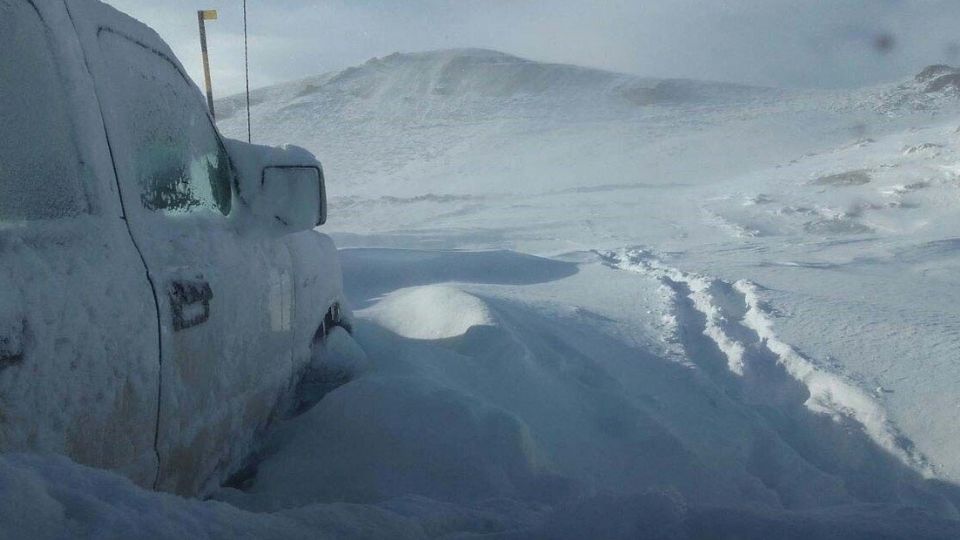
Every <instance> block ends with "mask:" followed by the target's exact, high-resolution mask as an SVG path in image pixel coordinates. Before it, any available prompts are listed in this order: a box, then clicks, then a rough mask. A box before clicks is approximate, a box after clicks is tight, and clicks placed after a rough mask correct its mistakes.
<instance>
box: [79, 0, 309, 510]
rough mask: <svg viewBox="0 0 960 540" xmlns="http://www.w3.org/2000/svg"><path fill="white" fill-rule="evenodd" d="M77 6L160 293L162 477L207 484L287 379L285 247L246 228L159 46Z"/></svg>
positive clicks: (188, 489) (94, 9) (200, 106)
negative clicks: (240, 220)
mask: <svg viewBox="0 0 960 540" xmlns="http://www.w3.org/2000/svg"><path fill="white" fill-rule="evenodd" d="M67 5H68V6H70V5H72V2H68V4H67ZM84 8H86V9H84V10H75V13H74V20H75V22H76V23H77V27H78V32H79V34H80V36H81V39H82V40H84V46H85V49H86V52H87V58H88V60H89V65H90V69H91V72H92V74H93V78H94V83H95V86H96V88H97V93H98V95H99V96H100V101H101V108H102V110H103V111H104V123H105V125H106V129H107V137H108V140H109V142H110V145H111V149H112V155H113V161H114V164H115V166H116V170H117V176H118V178H119V184H120V192H121V199H122V201H123V205H124V209H125V212H126V216H127V221H128V224H129V227H130V231H131V233H132V235H133V237H134V239H135V241H136V243H137V245H138V246H139V248H140V251H141V252H142V254H143V257H144V259H145V260H146V264H147V267H148V269H149V275H150V277H151V280H152V281H153V284H154V286H155V288H156V290H157V293H158V294H157V298H158V304H159V320H160V327H161V340H160V343H161V357H162V362H161V392H160V414H159V422H158V424H159V425H158V443H157V445H158V446H157V447H158V451H159V456H160V475H159V479H158V483H157V487H158V488H160V489H163V490H167V491H175V492H177V493H182V494H197V493H203V492H205V491H206V490H207V489H208V488H213V487H216V486H217V485H219V482H220V481H222V480H223V479H224V477H225V476H226V475H228V474H230V472H231V471H232V469H233V468H234V467H235V466H236V465H237V464H239V463H240V461H241V460H242V458H243V457H244V456H246V455H247V454H248V453H249V451H250V450H251V444H252V441H253V438H254V436H255V434H256V432H257V431H258V430H259V429H261V428H262V427H263V426H264V425H265V424H266V422H267V421H268V420H269V419H270V417H271V415H272V414H273V412H274V410H275V408H276V404H277V401H278V399H279V396H280V395H281V394H282V393H283V392H284V391H285V390H286V389H287V387H288V386H289V385H290V383H291V379H292V376H293V373H292V372H293V359H292V353H291V351H292V339H293V336H292V331H291V317H292V312H293V305H292V303H293V298H292V296H293V282H292V278H291V267H292V264H291V260H290V255H289V252H288V251H287V249H286V247H285V246H284V245H283V244H282V243H281V242H277V241H274V240H270V239H269V238H267V237H266V236H263V235H257V234H255V233H253V232H248V233H241V228H240V226H239V225H238V223H237V219H235V214H236V213H237V207H238V205H239V200H238V198H237V194H236V178H235V174H234V171H233V168H232V165H231V162H230V159H229V157H228V156H227V154H226V152H225V150H224V146H223V144H222V141H221V140H220V136H219V134H218V133H217V131H216V129H215V128H214V125H213V122H212V121H211V119H210V117H209V115H208V113H207V110H206V105H205V103H204V100H203V97H202V95H201V94H200V92H199V90H198V89H197V87H196V85H194V84H193V83H192V82H191V81H190V79H189V78H187V76H186V74H185V73H184V71H183V68H182V66H180V64H179V63H178V62H177V60H176V59H175V58H174V57H173V55H172V53H171V52H170V51H169V49H168V48H167V46H166V45H165V44H164V43H163V42H162V41H161V40H160V39H159V38H157V36H156V34H154V33H153V32H152V31H150V30H149V29H147V28H146V27H144V26H143V25H142V24H140V23H138V22H136V21H134V20H133V19H130V18H129V17H126V16H124V15H122V14H120V13H119V12H116V11H115V10H113V9H112V8H109V7H108V6H104V5H97V4H86V3H84ZM86 17H89V18H86Z"/></svg>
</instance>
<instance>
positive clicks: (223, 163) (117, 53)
mask: <svg viewBox="0 0 960 540" xmlns="http://www.w3.org/2000/svg"><path fill="white" fill-rule="evenodd" d="M100 44H101V50H102V51H103V53H104V55H105V57H106V59H107V60H108V62H109V65H110V69H111V76H112V79H111V82H112V83H113V84H115V85H116V86H117V87H118V90H119V92H117V95H119V96H121V97H120V99H119V102H117V103H113V104H112V106H113V107H114V109H115V110H117V111H118V112H119V113H120V114H122V115H123V121H124V123H125V124H126V125H127V126H128V133H127V135H128V136H129V137H131V142H132V144H133V147H134V149H135V150H134V156H133V159H134V161H135V176H136V178H137V182H138V183H139V185H138V186H137V187H138V189H139V192H140V201H141V203H142V204H143V206H144V207H145V208H147V209H149V210H153V211H157V212H162V213H164V214H167V215H183V214H194V213H203V212H208V213H214V214H216V215H220V214H222V215H227V214H229V213H230V208H231V203H232V196H233V194H232V189H231V186H232V183H233V170H232V169H231V166H230V160H229V158H228V157H227V153H226V151H225V150H224V148H223V145H222V143H221V142H220V138H219V137H218V136H217V133H216V131H215V130H214V128H213V124H212V123H211V122H210V119H209V117H208V116H207V111H206V105H204V102H203V100H202V98H201V96H200V94H199V92H198V91H197V89H196V88H195V87H194V86H193V85H192V84H191V83H190V82H189V81H188V80H187V79H186V78H185V76H184V75H183V74H182V73H181V71H180V69H179V68H178V66H177V65H176V64H175V63H174V62H173V61H172V60H170V59H169V58H167V57H165V56H163V55H162V54H161V53H158V52H156V51H154V50H152V49H150V48H148V47H147V46H145V45H142V44H140V43H138V42H136V41H133V40H131V39H129V38H127V37H126V36H123V35H121V34H117V33H115V32H112V31H110V30H108V29H103V30H101V32H100Z"/></svg>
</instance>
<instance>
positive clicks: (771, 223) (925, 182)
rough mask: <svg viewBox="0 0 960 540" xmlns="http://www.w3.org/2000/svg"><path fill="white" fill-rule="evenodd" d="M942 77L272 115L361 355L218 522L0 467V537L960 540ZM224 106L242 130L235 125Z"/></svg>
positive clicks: (544, 79)
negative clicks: (315, 191) (330, 249)
mask: <svg viewBox="0 0 960 540" xmlns="http://www.w3.org/2000/svg"><path fill="white" fill-rule="evenodd" d="M937 80H940V79H937V78H936V74H932V75H931V77H930V79H929V80H923V81H908V82H904V83H903V84H900V85H888V86H884V87H878V88H870V89H864V90H858V91H843V92H839V91H838V92H812V91H810V92H795V91H783V90H771V89H758V88H747V87H737V86H732V85H722V84H714V83H706V82H697V81H658V80H650V79H639V78H636V77H630V76H625V75H619V74H613V73H608V72H602V71H596V70H590V69H584V68H578V67H572V66H563V65H552V64H540V63H535V62H529V61H525V60H521V59H518V58H515V57H511V56H508V55H504V54H501V53H496V52H491V51H479V50H455V51H440V52H432V53H419V54H400V55H392V56H389V57H386V58H382V59H375V60H371V61H370V62H368V63H366V64H364V65H362V66H358V67H356V68H352V69H348V70H346V71H344V72H341V73H335V74H328V75H322V76H318V77H314V78H311V79H306V80H304V81H300V82H296V83H289V84H285V85H281V86H278V87H274V88H269V89H264V90H259V91H256V92H254V95H253V98H254V103H255V106H254V108H253V133H254V142H258V143H270V144H274V143H283V142H293V143H296V144H300V145H302V146H304V147H306V148H308V149H309V150H311V151H313V152H315V153H316V154H317V155H318V156H319V157H320V158H321V160H322V161H323V162H324V164H325V172H326V177H327V182H328V191H329V192H330V196H331V199H330V219H329V222H328V225H327V226H326V227H325V228H324V230H325V231H326V232H329V233H331V234H332V235H333V236H334V238H335V239H336V240H337V242H338V244H339V246H340V247H341V252H340V254H341V258H342V262H343V268H344V278H345V287H346V289H347V294H348V296H349V298H350V299H351V302H352V304H353V306H352V307H353V309H354V310H355V315H356V324H355V333H354V334H355V335H354V338H355V340H354V339H351V338H350V337H348V336H347V335H346V334H345V333H343V332H341V331H339V330H338V331H336V332H335V333H334V334H333V335H332V337H331V338H330V340H329V342H328V347H327V350H326V351H325V353H324V354H323V355H321V356H320V357H318V358H316V359H315V363H314V366H313V371H312V372H311V373H310V374H309V375H308V377H307V380H306V382H305V383H304V385H303V393H304V395H305V396H306V397H309V398H311V399H313V400H316V399H319V401H318V403H317V405H316V406H314V407H313V408H310V409H308V410H306V411H305V412H303V413H302V414H300V415H299V416H297V417H295V418H292V419H290V420H288V421H285V422H284V423H282V424H281V425H280V426H279V427H277V428H276V429H275V430H274V431H273V432H272V433H271V434H270V436H269V438H268V440H267V441H265V443H264V445H263V447H262V450H261V452H260V453H259V455H258V456H257V462H256V466H253V467H251V468H250V469H248V470H247V471H245V474H243V475H241V476H238V477H237V478H236V479H235V481H234V482H232V483H231V487H225V488H224V489H222V490H221V491H219V492H218V493H216V494H215V496H214V500H208V501H192V500H185V499H180V498H176V497H173V496H169V495H163V494H155V493H150V492H146V491H143V490H140V489H138V488H135V487H134V486H133V485H132V484H130V483H129V482H127V481H125V480H122V479H120V478H119V477H117V476H115V475H113V474H109V473H102V472H98V471H92V470H87V469H83V468H81V467H78V466H76V465H74V464H72V463H69V462H67V461H65V460H62V459H56V458H43V457H37V456H0V523H15V524H16V525H15V527H19V528H16V529H14V530H13V531H12V532H11V531H0V537H4V535H5V534H6V535H7V536H8V537H10V538H20V537H38V538H63V537H73V536H85V535H86V536H97V537H105V538H125V537H129V536H131V535H133V534H134V532H135V533H136V535H138V536H144V537H157V538H182V537H185V536H189V537H208V538H233V537H250V538H265V537H278V538H301V537H302V538H317V537H321V538H322V537H330V538H425V537H434V538H474V537H481V536H482V537H484V538H487V537H490V538H716V537H722V538H880V537H887V538H957V537H960V490H958V489H957V483H958V482H960V455H958V453H957V452H955V451H954V449H956V448H958V447H960V427H958V426H957V424H956V422H955V418H956V415H957V414H958V412H960V392H958V391H957V390H955V387H957V386H958V384H957V383H958V382H960V362H957V360H958V359H960V316H958V312H957V310H956V308H955V306H956V305H957V304H958V301H960V298H958V296H960V277H958V273H957V272H956V270H958V269H960V256H958V253H960V251H958V249H957V248H958V247H960V217H958V212H957V210H958V209H960V133H957V126H958V125H960V101H958V98H957V97H956V94H955V93H954V89H953V88H951V87H949V86H948V87H947V88H943V89H941V88H939V86H940V85H934V87H933V88H930V85H931V81H937ZM926 90H934V91H932V92H927V91H926ZM217 110H218V112H219V113H220V114H221V120H220V127H221V129H222V131H223V132H224V133H225V134H226V135H228V136H231V137H236V138H243V137H245V134H246V124H245V118H244V116H243V109H242V98H239V97H235V98H228V99H226V100H223V101H221V102H220V103H219V104H218V107H217ZM14 493H15V494H17V496H16V497H14V496H11V494H14ZM11 516H16V517H17V519H16V520H13V519H11Z"/></svg>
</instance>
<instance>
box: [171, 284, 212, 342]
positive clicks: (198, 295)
mask: <svg viewBox="0 0 960 540" xmlns="http://www.w3.org/2000/svg"><path fill="white" fill-rule="evenodd" d="M167 292H168V294H169V295H170V307H171V310H172V312H173V330H174V332H179V331H180V330H186V329H187V328H191V327H194V326H197V325H199V324H203V323H205V322H206V321H207V319H209V318H210V300H213V289H211V288H210V284H209V283H207V281H206V280H204V279H203V278H202V277H201V278H200V279H189V280H174V281H171V282H170V286H169V288H168V289H167Z"/></svg>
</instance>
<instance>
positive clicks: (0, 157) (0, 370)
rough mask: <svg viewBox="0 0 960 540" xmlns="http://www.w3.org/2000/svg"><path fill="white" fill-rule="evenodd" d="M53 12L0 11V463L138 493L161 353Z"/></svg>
mask: <svg viewBox="0 0 960 540" xmlns="http://www.w3.org/2000/svg"><path fill="white" fill-rule="evenodd" d="M83 63H84V60H83V55H82V52H81V49H80V44H79V42H78V41H77V36H76V33H75V32H74V31H73V26H72V25H71V23H70V19H69V17H68V16H67V13H66V10H65V9H64V5H63V3H60V2H36V3H34V2H32V1H29V0H0V452H24V451H28V452H41V453H48V452H49V453H58V454H66V455H68V456H70V457H71V458H73V459H74V460H75V461H78V462H80V463H83V464H86V465H90V466H94V467H99V468H105V469H113V470H115V471H118V472H120V473H123V474H125V475H126V476H128V477H130V478H131V479H132V480H134V481H135V482H137V483H138V484H140V485H145V486H149V485H152V484H153V482H154V478H155V476H156V472H157V458H156V453H155V449H154V439H155V434H156V433H155V425H156V416H157V399H158V390H159V361H160V356H159V349H158V339H157V335H158V332H157V317H156V307H155V305H154V298H153V294H152V292H151V288H150V283H149V282H148V280H147V274H146V269H145V267H144V265H143V261H142V260H141V259H140V257H139V255H138V253H137V251H136V249H135V246H134V244H133V242H132V241H131V238H130V235H129V232H128V231H127V228H126V226H125V225H124V222H123V220H122V214H121V211H120V204H119V202H120V201H119V197H118V195H117V188H116V180H115V177H114V174H113V167H112V164H111V162H110V155H109V150H108V148H107V144H106V139H105V135H104V130H103V124H102V120H101V118H100V110H99V107H98V105H97V101H96V95H95V93H94V91H93V84H92V81H91V80H90V76H89V74H88V73H87V72H86V71H85V70H83V69H82V67H83Z"/></svg>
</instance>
